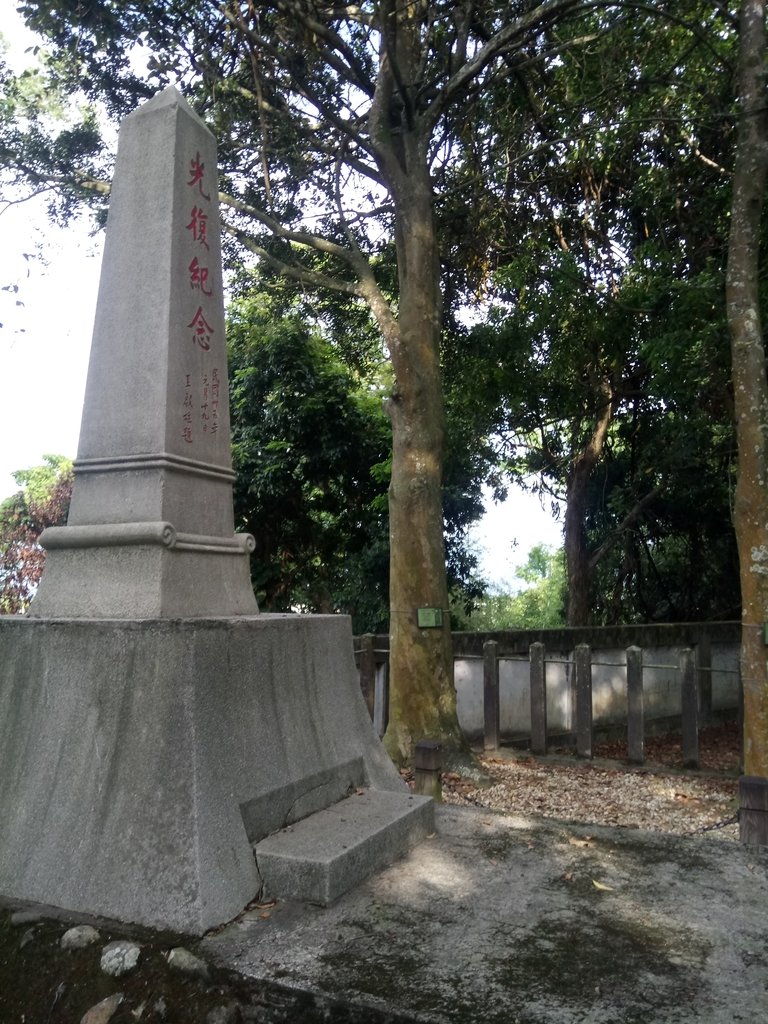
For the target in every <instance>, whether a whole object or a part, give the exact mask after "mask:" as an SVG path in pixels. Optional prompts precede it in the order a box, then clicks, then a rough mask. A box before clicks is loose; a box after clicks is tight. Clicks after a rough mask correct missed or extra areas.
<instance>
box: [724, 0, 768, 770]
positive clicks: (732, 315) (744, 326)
mask: <svg viewBox="0 0 768 1024" xmlns="http://www.w3.org/2000/svg"><path fill="white" fill-rule="evenodd" d="M740 18H741V21H740V39H741V42H740V56H739V100H740V104H741V111H740V120H739V135H738V143H737V149H736V162H735V167H734V174H733V194H732V200H731V233H730V237H729V242H728V272H727V276H726V305H727V314H728V325H729V329H730V334H731V360H732V371H733V389H734V408H735V415H736V432H737V441H738V483H737V486H736V501H735V507H734V519H735V527H736V540H737V543H738V549H739V563H740V582H741V602H742V634H741V675H742V684H743V687H744V768H745V772H746V774H747V775H754V776H761V777H764V778H765V777H768V650H767V649H766V645H765V642H764V633H763V630H764V624H765V623H766V622H768V382H767V381H766V369H765V348H764V343H763V334H762V328H761V323H760V302H759V289H758V269H759V248H760V219H761V214H762V204H763V195H764V191H765V182H766V170H767V168H768V148H767V147H768V115H767V114H766V91H765V75H764V70H763V62H764V58H765V4H764V2H763V0H745V2H744V3H743V4H742V8H741V15H740Z"/></svg>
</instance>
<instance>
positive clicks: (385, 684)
mask: <svg viewBox="0 0 768 1024" xmlns="http://www.w3.org/2000/svg"><path fill="white" fill-rule="evenodd" d="M374 669H375V662H374ZM373 724H374V727H375V729H376V733H377V735H378V737H379V739H381V738H382V736H383V735H384V733H385V732H386V731H387V726H388V725H389V657H387V659H386V661H385V662H384V663H383V664H382V665H381V666H380V670H378V671H376V686H375V690H374V695H373Z"/></svg>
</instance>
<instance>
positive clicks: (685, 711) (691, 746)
mask: <svg viewBox="0 0 768 1024" xmlns="http://www.w3.org/2000/svg"><path fill="white" fill-rule="evenodd" d="M680 703H681V709H680V710H681V715H682V732H683V765H684V766H685V767H686V768H698V767H699V686H698V679H697V673H696V657H695V654H694V652H693V650H692V649H691V648H690V647H685V648H683V650H681V651H680Z"/></svg>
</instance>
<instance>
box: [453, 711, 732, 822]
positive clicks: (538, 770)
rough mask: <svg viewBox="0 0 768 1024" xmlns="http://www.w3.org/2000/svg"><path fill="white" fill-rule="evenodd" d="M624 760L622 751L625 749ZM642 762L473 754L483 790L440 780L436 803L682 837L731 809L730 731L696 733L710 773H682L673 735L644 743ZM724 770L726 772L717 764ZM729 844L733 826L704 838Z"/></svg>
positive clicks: (460, 780) (456, 778) (458, 780)
mask: <svg viewBox="0 0 768 1024" xmlns="http://www.w3.org/2000/svg"><path fill="white" fill-rule="evenodd" d="M620 750H621V745H620V744H612V745H607V744H605V745H602V746H601V747H598V748H596V756H597V755H598V752H599V756H600V757H601V758H605V757H607V755H608V752H609V751H613V752H614V753H617V752H619V751H620ZM624 750H625V753H624V756H626V746H625V747H624ZM646 751H647V753H648V762H647V764H646V765H645V766H643V767H638V768H630V767H628V766H626V765H624V764H621V763H619V761H620V754H617V757H616V763H615V764H610V763H606V762H605V761H601V762H599V763H595V762H591V761H581V760H577V759H576V758H570V757H559V758H555V759H553V758H546V757H542V758H536V757H531V756H528V755H522V756H515V753H514V752H512V751H510V752H509V755H508V756H503V754H504V753H506V752H502V756H498V757H493V756H488V757H480V763H481V765H482V767H483V769H484V771H485V772H486V774H487V776H488V777H489V779H490V785H487V786H478V785H477V784H476V783H475V782H474V781H472V780H470V779H467V778H464V777H462V776H460V775H458V774H456V773H446V774H445V775H443V777H442V782H443V799H444V801H445V802H446V803H449V804H472V805H475V806H479V807H487V808H489V809H492V810H495V811H506V812H509V813H513V814H523V815H525V814H530V815H537V816H541V817H546V818H558V819H560V820H564V821H578V822H584V823H593V824H598V825H609V826H616V827H624V828H641V829H648V830H651V831H655V832H666V833H670V834H674V835H685V834H687V833H692V832H694V831H696V830H697V829H701V828H704V827H707V826H710V825H714V824H717V823H719V822H722V821H723V820H725V819H726V818H728V817H730V816H731V815H733V814H734V813H735V811H736V807H737V798H738V794H737V789H738V783H737V779H736V777H735V774H734V775H732V776H728V775H723V774H713V773H714V772H722V771H730V772H734V773H735V772H737V771H738V766H739V760H740V750H739V737H738V731H737V729H736V727H735V726H713V727H709V728H708V729H706V730H702V735H701V739H700V756H701V764H702V768H707V769H708V771H709V773H707V774H701V773H697V772H696V771H686V772H681V771H679V770H677V765H678V764H679V763H681V762H682V749H681V746H680V737H679V736H678V737H675V736H664V737H653V738H652V739H649V740H648V741H647V743H646ZM723 766H727V767H723ZM705 834H706V835H708V836H710V837H713V838H717V839H727V840H732V841H735V840H737V839H738V825H737V824H731V825H727V826H725V827H724V828H719V829H717V830H716V831H712V832H709V833H705Z"/></svg>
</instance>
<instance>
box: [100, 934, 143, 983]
mask: <svg viewBox="0 0 768 1024" xmlns="http://www.w3.org/2000/svg"><path fill="white" fill-rule="evenodd" d="M139 953H141V947H140V946H137V945H136V943H135V942H128V941H127V940H126V939H118V940H117V941H116V942H110V943H109V944H108V945H106V946H105V947H104V949H103V950H102V951H101V969H102V971H104V973H105V974H108V975H109V976H110V977H111V978H119V977H120V976H121V975H122V974H127V973H128V972H129V971H132V970H133V969H134V967H135V966H136V964H137V963H138V962H139Z"/></svg>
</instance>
